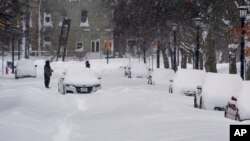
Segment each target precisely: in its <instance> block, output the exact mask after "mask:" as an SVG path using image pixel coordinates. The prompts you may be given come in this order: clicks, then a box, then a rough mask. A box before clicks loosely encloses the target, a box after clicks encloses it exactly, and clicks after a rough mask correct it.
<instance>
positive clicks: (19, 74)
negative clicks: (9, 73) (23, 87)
mask: <svg viewBox="0 0 250 141" xmlns="http://www.w3.org/2000/svg"><path fill="white" fill-rule="evenodd" d="M36 67H37V65H35V64H34V62H33V61H32V60H30V59H21V60H19V61H18V62H17V65H16V70H15V78H16V79H18V78H25V77H36V75H37V74H36Z"/></svg>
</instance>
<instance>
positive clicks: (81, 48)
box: [75, 42, 83, 52]
mask: <svg viewBox="0 0 250 141" xmlns="http://www.w3.org/2000/svg"><path fill="white" fill-rule="evenodd" d="M75 51H76V52H82V51H83V44H82V42H77V43H76V49H75Z"/></svg>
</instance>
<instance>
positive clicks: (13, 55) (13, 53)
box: [11, 35, 15, 74]
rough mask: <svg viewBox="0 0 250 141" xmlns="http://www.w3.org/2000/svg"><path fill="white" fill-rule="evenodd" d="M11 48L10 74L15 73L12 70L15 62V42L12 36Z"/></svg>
mask: <svg viewBox="0 0 250 141" xmlns="http://www.w3.org/2000/svg"><path fill="white" fill-rule="evenodd" d="M11 47H12V66H11V69H12V72H11V73H12V74H14V73H15V70H14V66H15V65H14V63H15V62H14V61H15V40H14V35H13V36H12V39H11Z"/></svg>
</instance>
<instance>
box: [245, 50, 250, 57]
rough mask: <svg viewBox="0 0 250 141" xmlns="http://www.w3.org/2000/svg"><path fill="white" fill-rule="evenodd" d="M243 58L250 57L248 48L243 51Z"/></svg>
mask: <svg viewBox="0 0 250 141" xmlns="http://www.w3.org/2000/svg"><path fill="white" fill-rule="evenodd" d="M245 56H246V57H250V48H246V49H245Z"/></svg>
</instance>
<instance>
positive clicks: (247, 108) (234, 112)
mask: <svg viewBox="0 0 250 141" xmlns="http://www.w3.org/2000/svg"><path fill="white" fill-rule="evenodd" d="M249 91H250V82H248V81H244V82H243V88H242V90H241V92H240V94H239V96H238V97H236V96H232V97H231V99H230V100H229V102H228V104H227V106H226V108H225V114H224V116H225V117H226V118H229V119H233V120H237V121H244V120H250V103H249V101H250V95H249Z"/></svg>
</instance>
